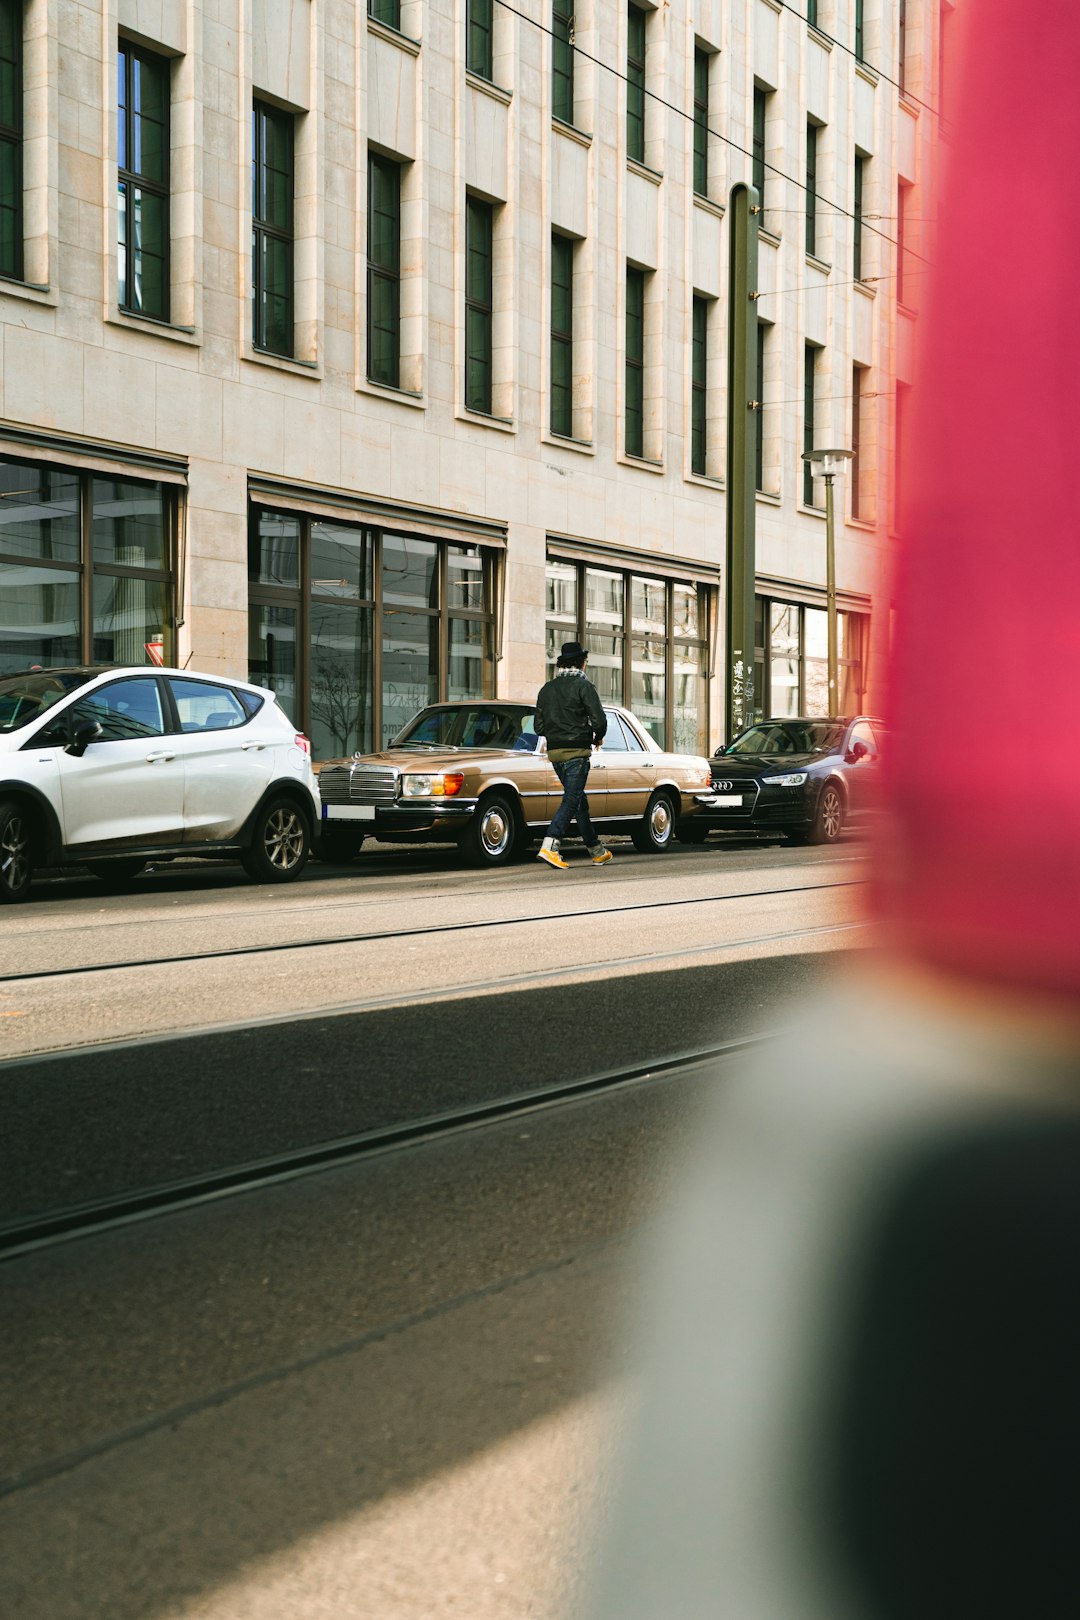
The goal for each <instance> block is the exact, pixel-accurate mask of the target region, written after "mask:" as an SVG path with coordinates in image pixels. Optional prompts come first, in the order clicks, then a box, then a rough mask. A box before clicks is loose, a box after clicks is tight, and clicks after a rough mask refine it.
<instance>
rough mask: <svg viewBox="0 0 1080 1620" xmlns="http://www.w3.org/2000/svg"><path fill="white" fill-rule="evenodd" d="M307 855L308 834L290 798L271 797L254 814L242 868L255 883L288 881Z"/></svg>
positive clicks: (300, 814)
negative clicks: (249, 845) (248, 844)
mask: <svg viewBox="0 0 1080 1620" xmlns="http://www.w3.org/2000/svg"><path fill="white" fill-rule="evenodd" d="M310 854H311V833H310V831H309V829H308V824H307V821H306V820H305V818H304V814H303V811H302V810H300V809H299V807H298V806H297V805H296V804H294V803H293V801H292V799H271V800H270V801H269V802H268V803H267V804H264V805H263V807H262V809H261V810H259V811H258V812H257V813H256V816H255V821H254V824H253V826H252V829H251V848H250V849H248V850H246V851H245V852H244V855H243V862H244V871H245V872H246V873H247V875H248V877H250V878H254V879H255V880H256V882H258V883H290V882H291V881H292V879H293V878H298V877H299V876H300V874H301V872H302V871H303V870H304V867H305V866H306V865H307V863H308V856H309V855H310Z"/></svg>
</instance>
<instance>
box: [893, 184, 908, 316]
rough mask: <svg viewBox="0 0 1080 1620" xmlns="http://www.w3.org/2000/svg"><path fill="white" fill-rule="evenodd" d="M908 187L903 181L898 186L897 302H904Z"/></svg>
mask: <svg viewBox="0 0 1080 1620" xmlns="http://www.w3.org/2000/svg"><path fill="white" fill-rule="evenodd" d="M907 192H908V188H907V186H905V185H904V184H903V182H901V183H900V184H899V185H898V186H897V188H896V302H897V303H898V304H902V303H903V302H904V268H905V267H904V224H905V221H904V214H905V213H906V212H907Z"/></svg>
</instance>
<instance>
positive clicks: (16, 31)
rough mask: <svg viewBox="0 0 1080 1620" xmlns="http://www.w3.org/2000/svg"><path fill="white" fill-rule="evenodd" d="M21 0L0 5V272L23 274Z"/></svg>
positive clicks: (7, 0) (15, 276) (17, 278)
mask: <svg viewBox="0 0 1080 1620" xmlns="http://www.w3.org/2000/svg"><path fill="white" fill-rule="evenodd" d="M22 27H23V8H22V3H21V0H3V4H2V5H0V276H10V277H11V278H12V279H13V280H15V281H21V280H22V274H23V195H22V191H23V175H22V143H23V86H22Z"/></svg>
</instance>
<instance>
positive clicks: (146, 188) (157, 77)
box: [117, 41, 169, 321]
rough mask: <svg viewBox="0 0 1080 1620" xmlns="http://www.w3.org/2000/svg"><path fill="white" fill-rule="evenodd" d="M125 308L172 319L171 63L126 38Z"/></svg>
mask: <svg viewBox="0 0 1080 1620" xmlns="http://www.w3.org/2000/svg"><path fill="white" fill-rule="evenodd" d="M117 98H118V107H117V187H118V197H117V276H118V282H119V302H120V308H121V309H125V310H128V311H129V312H131V313H132V314H136V315H149V316H152V317H153V318H154V319H155V320H159V321H167V320H168V318H169V64H168V62H167V61H166V60H165V58H164V57H161V56H153V55H151V53H150V52H149V51H144V50H141V49H139V48H138V47H137V46H135V45H131V44H128V43H127V42H126V41H121V44H120V50H119V52H118V55H117Z"/></svg>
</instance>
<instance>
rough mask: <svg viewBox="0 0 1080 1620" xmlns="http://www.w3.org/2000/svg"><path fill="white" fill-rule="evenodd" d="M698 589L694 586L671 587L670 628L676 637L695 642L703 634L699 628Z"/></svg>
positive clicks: (678, 585) (675, 585)
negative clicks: (686, 638)
mask: <svg viewBox="0 0 1080 1620" xmlns="http://www.w3.org/2000/svg"><path fill="white" fill-rule="evenodd" d="M699 625H700V619H699V614H698V588H697V586H696V585H680V584H674V585H672V587H671V627H672V630H673V631H674V633H675V636H676V637H688V638H689V639H690V640H692V641H697V640H698V639H699V637H700V636H701V635H702V634H703V633H704V632H703V630H702V629H701V628H699Z"/></svg>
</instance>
